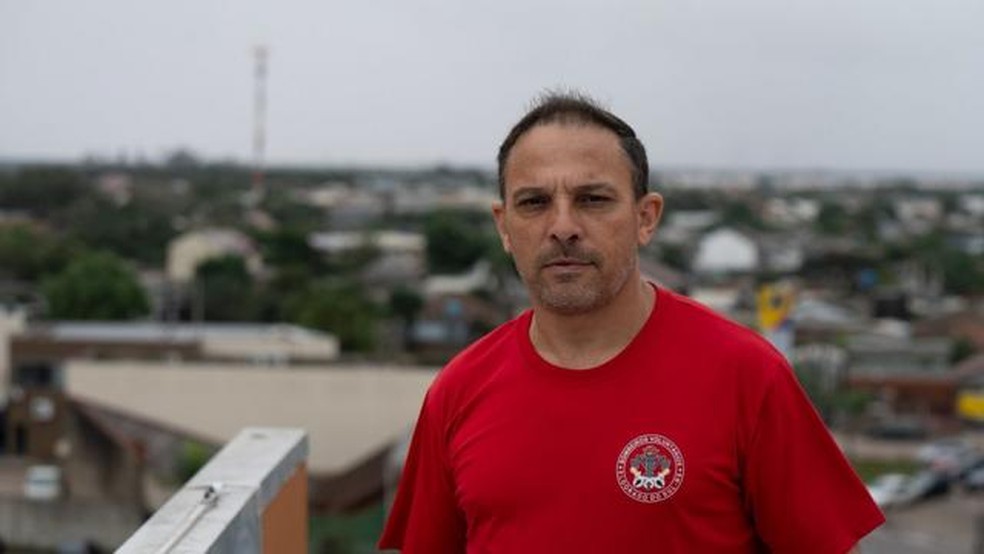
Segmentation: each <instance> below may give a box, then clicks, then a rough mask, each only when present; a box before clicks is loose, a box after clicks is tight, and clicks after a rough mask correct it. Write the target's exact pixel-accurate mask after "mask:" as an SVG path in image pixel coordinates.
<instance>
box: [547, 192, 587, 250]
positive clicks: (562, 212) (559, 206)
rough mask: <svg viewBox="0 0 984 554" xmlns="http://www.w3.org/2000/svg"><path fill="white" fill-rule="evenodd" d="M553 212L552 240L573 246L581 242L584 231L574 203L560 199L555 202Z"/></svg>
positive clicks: (551, 224)
mask: <svg viewBox="0 0 984 554" xmlns="http://www.w3.org/2000/svg"><path fill="white" fill-rule="evenodd" d="M552 211H553V213H552V214H551V215H552V218H551V221H550V227H549V232H550V238H552V239H554V240H556V241H558V242H560V243H562V244H572V243H575V242H577V241H578V240H580V239H581V237H582V235H583V233H584V231H583V229H582V228H581V223H580V220H579V218H578V214H577V212H576V211H575V210H574V206H573V205H572V203H571V202H570V201H569V200H567V199H558V200H557V201H555V202H554V204H553V210H552Z"/></svg>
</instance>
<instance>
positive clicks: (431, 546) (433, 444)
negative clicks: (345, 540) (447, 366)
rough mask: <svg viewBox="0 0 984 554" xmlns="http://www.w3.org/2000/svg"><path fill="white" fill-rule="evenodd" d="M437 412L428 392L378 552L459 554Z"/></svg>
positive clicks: (460, 533) (460, 536)
mask: <svg viewBox="0 0 984 554" xmlns="http://www.w3.org/2000/svg"><path fill="white" fill-rule="evenodd" d="M440 413H441V410H440V409H439V407H436V406H435V405H434V402H433V400H432V399H431V395H430V393H428V397H427V398H425V399H424V406H423V408H421V411H420V416H419V418H418V419H417V425H416V426H415V428H414V433H413V438H412V439H411V442H410V449H409V451H408V453H407V459H406V462H405V463H404V466H403V472H402V475H401V477H400V484H399V488H398V489H397V493H396V498H395V499H394V501H393V506H392V508H391V510H390V514H389V518H388V520H387V523H386V526H385V529H384V530H383V535H382V537H380V540H379V548H380V549H392V550H399V551H400V552H402V553H403V554H461V553H463V552H465V522H464V518H463V516H462V514H461V512H460V510H459V509H458V504H457V501H456V498H455V494H454V487H453V482H452V478H451V475H450V471H449V468H448V463H447V453H446V452H445V450H444V442H443V440H442V437H443V431H444V425H443V421H442V419H441V418H440Z"/></svg>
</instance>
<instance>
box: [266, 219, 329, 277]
mask: <svg viewBox="0 0 984 554" xmlns="http://www.w3.org/2000/svg"><path fill="white" fill-rule="evenodd" d="M256 239H257V242H258V243H259V245H260V252H261V253H262V255H263V260H264V262H266V263H268V264H270V265H272V266H275V267H292V266H298V265H300V266H309V267H313V268H316V267H319V266H320V265H321V255H320V254H319V253H318V251H317V250H315V249H314V248H312V247H311V245H310V244H309V243H308V240H307V233H305V232H304V231H303V230H301V229H298V228H295V227H280V228H278V229H275V230H273V231H269V232H262V233H258V234H257V235H256Z"/></svg>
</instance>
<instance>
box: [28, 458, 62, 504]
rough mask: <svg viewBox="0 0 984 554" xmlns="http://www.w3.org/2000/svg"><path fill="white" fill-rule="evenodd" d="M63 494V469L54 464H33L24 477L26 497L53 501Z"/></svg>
mask: <svg viewBox="0 0 984 554" xmlns="http://www.w3.org/2000/svg"><path fill="white" fill-rule="evenodd" d="M61 495H62V471H61V468H60V467H58V466H54V465H33V466H30V467H28V468H27V474H26V476H25V478H24V497H25V498H29V499H31V500H44V501H51V500H57V499H58V498H60V497H61Z"/></svg>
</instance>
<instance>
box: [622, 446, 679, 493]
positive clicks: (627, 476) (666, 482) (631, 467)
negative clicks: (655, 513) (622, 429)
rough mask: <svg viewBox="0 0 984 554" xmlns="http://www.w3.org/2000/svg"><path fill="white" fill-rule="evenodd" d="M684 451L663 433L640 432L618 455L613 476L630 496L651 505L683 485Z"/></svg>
mask: <svg viewBox="0 0 984 554" xmlns="http://www.w3.org/2000/svg"><path fill="white" fill-rule="evenodd" d="M683 475H684V465H683V453H682V452H680V448H679V447H678V446H677V445H676V443H674V442H673V441H671V440H670V439H668V438H666V437H664V436H663V435H655V434H651V435H639V436H638V437H636V438H634V439H632V440H631V441H629V443H628V444H626V445H625V448H623V449H622V453H621V454H619V456H618V463H617V464H615V476H616V477H617V479H618V486H619V487H621V489H622V492H624V493H625V494H626V495H628V497H629V498H631V499H633V500H637V501H639V502H643V503H646V504H653V503H655V502H662V501H664V500H666V499H667V498H669V497H671V496H673V494H674V493H676V491H678V490H679V489H680V485H682V484H683Z"/></svg>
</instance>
